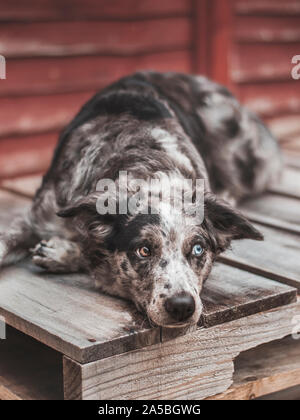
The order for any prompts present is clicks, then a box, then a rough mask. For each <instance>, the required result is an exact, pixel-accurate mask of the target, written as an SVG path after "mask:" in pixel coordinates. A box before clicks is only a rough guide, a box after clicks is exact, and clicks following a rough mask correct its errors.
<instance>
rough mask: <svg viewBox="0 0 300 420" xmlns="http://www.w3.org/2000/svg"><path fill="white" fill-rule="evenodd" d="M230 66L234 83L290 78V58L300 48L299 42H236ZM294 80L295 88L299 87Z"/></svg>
mask: <svg viewBox="0 0 300 420" xmlns="http://www.w3.org/2000/svg"><path fill="white" fill-rule="evenodd" d="M235 48H236V53H235V58H234V61H233V66H232V77H233V80H234V81H235V82H236V83H241V82H250V81H252V82H253V81H254V82H256V81H266V82H270V81H272V80H274V81H277V80H291V71H292V64H291V60H292V57H293V56H294V55H296V54H297V51H298V50H299V48H300V43H287V44H278V43H272V44H262V43H249V44H243V43H237V44H236V47H235ZM298 85H299V84H297V85H296V82H295V89H297V90H298V89H299V88H298Z"/></svg>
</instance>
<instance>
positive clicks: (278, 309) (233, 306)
mask: <svg viewBox="0 0 300 420" xmlns="http://www.w3.org/2000/svg"><path fill="white" fill-rule="evenodd" d="M292 168H293V171H296V175H295V176H292V175H291V173H290V172H288V173H287V175H286V176H285V177H284V179H283V182H282V184H281V185H279V186H278V187H277V189H276V191H275V190H272V192H270V193H268V194H267V195H266V196H265V197H264V199H262V198H257V199H255V200H252V201H251V202H249V203H247V204H244V205H243V210H244V211H246V212H248V213H249V214H250V216H251V217H252V218H253V220H255V221H256V222H257V226H258V227H259V229H261V230H262V231H263V233H264V234H265V237H266V240H265V241H264V242H262V243H257V242H253V241H241V242H236V243H235V245H234V246H233V249H232V250H231V251H229V252H227V253H225V254H224V255H223V256H222V258H220V261H219V263H218V264H217V265H216V266H215V268H214V269H213V272H212V274H211V276H210V278H209V280H208V281H207V284H206V285H205V289H204V292H203V301H204V308H205V309H204V313H203V315H202V317H201V319H200V320H199V325H198V326H197V327H193V328H190V329H189V330H188V331H186V330H183V329H178V330H177V329H175V330H174V329H172V330H169V329H165V328H151V327H150V326H149V325H148V323H147V321H146V320H145V317H143V315H141V314H139V313H137V311H136V310H135V308H134V306H133V305H132V304H130V303H128V302H125V301H123V300H121V299H116V298H112V297H109V296H104V295H102V294H100V293H99V292H97V291H95V290H94V288H93V284H92V283H91V280H90V279H89V278H88V277H87V276H85V275H50V274H46V273H44V272H43V271H42V270H40V269H37V268H35V267H33V265H32V264H31V263H30V261H25V262H22V263H20V264H18V265H17V266H15V267H8V268H5V269H4V270H3V271H2V272H1V274H0V315H2V316H4V317H5V319H6V322H7V324H8V325H9V326H10V327H9V329H8V335H7V340H3V341H0V354H1V358H0V399H1V398H2V399H14V398H18V399H45V398H48V399H58V398H63V396H64V398H65V399H94V398H96V399H116V398H117V399H129V398H131V399H141V398H145V399H151V398H154V399H165V398H172V399H173V398H174V399H178V398H195V399H204V398H211V397H213V396H215V395H217V396H216V397H215V398H217V399H226V398H227V399H237V398H242V399H248V398H253V395H255V396H257V397H258V396H262V395H265V394H269V393H271V392H276V391H279V390H280V389H284V388H288V387H293V386H295V385H298V384H300V375H298V373H297V374H295V372H298V371H297V369H300V367H299V366H298V365H297V360H296V359H297V354H296V353H297V349H298V350H299V345H298V347H297V349H296V341H295V340H292V341H291V340H287V341H284V342H283V343H281V342H280V343H279V344H277V346H281V345H282V346H283V345H286V346H287V347H288V352H291V353H293V355H294V356H295V357H294V359H295V363H294V364H293V365H292V363H291V364H289V363H286V362H285V359H284V358H283V359H282V360H281V361H278V360H277V362H276V367H278V370H277V371H276V372H275V373H274V372H271V371H272V369H271V367H272V366H271V364H269V365H268V364H267V362H268V361H267V358H266V357H264V354H269V359H270V358H271V355H272V357H273V356H274V357H275V356H276V354H277V350H276V349H278V348H279V347H276V348H275V347H274V350H272V349H271V347H267V349H268V352H269V353H267V350H262V351H260V350H259V349H257V350H253V348H255V347H257V346H260V345H265V343H270V342H272V341H274V340H278V339H281V338H283V337H286V336H288V335H290V334H291V333H292V332H294V329H295V324H294V323H293V322H294V320H295V319H297V318H296V317H297V316H299V317H300V301H299V300H298V299H297V289H298V290H300V263H299V248H300V246H299V233H300V232H299V221H300V218H299V214H300V213H299V211H298V213H297V205H298V209H300V197H298V192H297V191H295V189H294V188H293V187H292V185H291V183H290V181H291V180H292V181H294V179H296V178H295V177H296V176H299V174H300V169H297V168H296V167H295V165H294V166H293V167H292ZM290 169H291V168H290ZM290 169H289V171H290ZM299 178H300V176H299ZM299 178H298V179H299ZM39 182H40V178H36V177H28V178H27V179H26V178H24V179H20V180H14V181H6V182H3V183H2V185H1V187H0V209H1V213H0V230H1V229H2V230H3V229H5V226H7V224H8V223H9V221H10V220H11V219H12V217H13V216H14V215H16V214H18V213H20V212H22V211H24V210H25V209H26V207H27V206H29V205H30V199H31V197H32V195H33V194H34V191H35V190H36V188H37V186H38V185H39ZM283 209H284V211H282V210H283ZM259 218H261V219H259ZM265 219H267V220H265ZM16 343H19V345H18V346H16ZM286 343H288V344H286ZM268 346H270V344H268ZM17 348H30V351H26V352H25V353H26V357H27V359H26V357H25V358H24V356H23V354H20V352H18V351H17V350H16V349H17ZM294 348H295V349H296V350H295V349H294ZM11 349H15V351H13V350H11ZM256 351H257V352H258V353H254V352H256ZM243 352H246V353H245V354H244V353H243ZM248 352H249V353H248ZM259 352H260V353H259ZM272 352H273V353H272ZM271 353H272V354H271ZM282 353H283V354H284V351H282ZM247 355H249V357H247ZM259 355H260V356H259ZM259 357H260V359H259V360H260V363H259V367H258V366H256V365H255V366H253V365H251V360H255V359H256V358H257V359H258V358H259ZM274 360H275V359H274ZM291 360H292V359H291ZM299 361H300V353H299ZM18 366H22V369H21V368H18ZM31 366H36V367H37V368H36V369H29V368H28V367H31ZM27 368H28V369H27ZM247 369H248V370H247ZM32 370H33V371H36V372H40V374H39V375H36V376H34V375H33V377H32V375H31V373H30V371H32ZM49 370H51V372H52V374H51V375H48V376H47V375H46V374H44V373H45V372H47V371H49ZM250 371H251V375H250V374H249V372H250ZM18 372H19V373H18ZM43 372H44V373H43ZM246 372H247V373H246ZM233 374H234V375H233ZM245 375H246V377H245ZM274 375H277V376H276V378H277V379H276V380H273V379H272V378H273V376H274ZM278 375H279V376H278ZM297 376H298V377H299V379H298V380H297ZM249 377H251V378H252V380H251V381H250V380H249ZM254 377H255V378H256V379H254ZM281 378H284V380H282V379H281ZM297 382H298V383H297ZM261 383H263V386H262V385H261ZM63 388H64V394H63V392H62V389H63Z"/></svg>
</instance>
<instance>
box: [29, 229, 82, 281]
mask: <svg viewBox="0 0 300 420" xmlns="http://www.w3.org/2000/svg"><path fill="white" fill-rule="evenodd" d="M31 251H32V261H33V263H34V264H35V265H37V266H39V267H42V268H44V269H45V270H47V271H49V272H51V273H76V272H78V271H81V270H83V269H84V268H85V267H86V263H85V261H84V258H83V256H82V252H81V249H80V247H79V245H78V244H77V243H76V242H73V241H69V240H67V239H62V238H59V237H53V238H51V239H50V240H49V241H45V240H43V241H41V242H40V243H38V244H37V245H36V247H35V248H34V249H32V250H31Z"/></svg>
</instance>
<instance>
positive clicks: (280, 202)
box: [240, 185, 300, 233]
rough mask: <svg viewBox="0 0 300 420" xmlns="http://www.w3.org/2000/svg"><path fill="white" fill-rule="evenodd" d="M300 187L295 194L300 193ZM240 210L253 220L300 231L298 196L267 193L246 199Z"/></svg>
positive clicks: (292, 230) (291, 230) (299, 202)
mask: <svg viewBox="0 0 300 420" xmlns="http://www.w3.org/2000/svg"><path fill="white" fill-rule="evenodd" d="M299 189H300V185H298V188H297V189H296V191H295V194H299ZM240 210H241V211H243V212H244V213H245V214H246V215H248V217H249V218H250V219H251V220H254V221H257V222H259V223H262V224H265V225H267V226H275V227H277V228H279V229H284V230H287V231H290V232H297V233H300V201H299V200H298V199H297V198H293V197H283V196H281V195H278V194H272V193H267V194H264V195H262V196H259V197H257V198H254V199H249V200H246V201H244V202H243V204H242V205H241V206H240Z"/></svg>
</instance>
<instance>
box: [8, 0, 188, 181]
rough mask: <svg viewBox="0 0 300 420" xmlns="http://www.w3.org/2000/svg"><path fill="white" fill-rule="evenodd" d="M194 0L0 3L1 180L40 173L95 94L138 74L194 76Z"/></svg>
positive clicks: (66, 0)
mask: <svg viewBox="0 0 300 420" xmlns="http://www.w3.org/2000/svg"><path fill="white" fill-rule="evenodd" d="M192 8H193V0H163V1H161V0H110V1H108V0H61V1H59V2H58V1H53V0H28V1H26V2H24V3H23V2H20V1H18V0H9V1H8V0H2V1H1V10H0V54H2V55H4V56H5V57H6V59H7V79H6V80H1V81H0V109H1V113H0V178H1V177H2V178H3V177H11V176H15V175H19V174H23V173H24V174H25V173H34V172H39V171H43V170H44V169H45V168H46V167H47V165H48V164H49V161H50V158H51V155H52V151H53V148H54V145H55V143H56V138H57V136H58V132H59V131H60V130H61V129H62V127H63V126H64V125H65V124H67V123H68V121H69V120H70V119H71V118H72V117H73V116H74V114H75V113H76V112H77V111H78V109H79V108H80V106H82V104H83V103H84V102H85V101H86V100H87V99H88V98H89V97H90V96H91V95H92V94H93V93H94V92H95V91H97V90H99V89H100V88H102V87H103V86H105V85H107V84H108V83H111V82H112V81H114V80H116V79H118V78H120V77H122V76H124V75H126V74H128V73H132V72H134V71H137V70H141V69H155V70H159V71H168V70H174V71H183V72H191V71H192V70H193V48H194V45H193V31H194V20H193V16H192V10H193V9H192Z"/></svg>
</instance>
